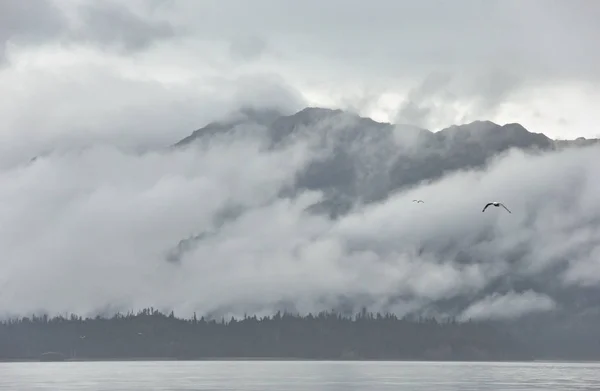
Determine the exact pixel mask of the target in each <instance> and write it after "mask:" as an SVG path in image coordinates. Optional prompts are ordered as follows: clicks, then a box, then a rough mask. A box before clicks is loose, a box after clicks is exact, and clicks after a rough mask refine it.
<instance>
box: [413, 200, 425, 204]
mask: <svg viewBox="0 0 600 391" xmlns="http://www.w3.org/2000/svg"><path fill="white" fill-rule="evenodd" d="M413 202H416V203H417V204H422V203H424V202H425V201H423V200H413Z"/></svg>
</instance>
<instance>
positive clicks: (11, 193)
mask: <svg viewBox="0 0 600 391" xmlns="http://www.w3.org/2000/svg"><path fill="white" fill-rule="evenodd" d="M367 4H368V5H367ZM599 17H600V3H598V2H596V1H594V0H587V1H583V0H574V1H568V2H567V1H541V0H539V1H537V0H529V1H520V0H504V1H499V0H490V1H470V0H462V1H456V2H448V1H419V2H417V1H400V0H375V1H372V2H368V3H367V2H365V1H358V0H329V1H326V2H323V1H320V2H317V1H313V0H307V1H302V2H299V1H298V2H291V1H277V0H256V1H242V0H239V1H233V0H232V1H228V0H214V1H213V0H203V1H192V0H189V1H177V0H148V1H141V0H136V1H133V0H132V1H127V2H124V1H116V0H115V1H112V0H111V1H109V0H107V1H102V2H97V1H91V0H69V1H68V0H55V1H52V0H36V1H22V0H4V1H0V86H1V87H0V114H1V118H2V121H1V122H0V205H1V206H0V221H2V224H0V248H2V249H3V254H4V256H3V258H2V260H1V261H0V267H1V268H2V270H3V273H2V274H1V275H0V287H1V289H0V308H3V309H6V311H9V312H27V311H37V310H51V311H79V312H82V313H86V312H87V313H93V312H94V311H98V310H99V309H101V308H103V307H105V306H107V305H109V304H110V305H114V306H117V307H122V308H124V309H130V308H138V307H141V306H145V305H154V306H156V307H160V306H162V307H164V308H176V309H178V310H180V311H182V312H184V313H188V314H189V313H190V311H193V310H198V311H211V310H214V309H216V308H218V307H220V306H230V307H231V308H233V310H236V311H242V308H243V309H246V308H254V309H256V310H266V309H269V308H272V306H273V305H275V302H276V301H278V300H292V301H295V302H296V304H297V306H298V307H299V308H301V309H307V310H314V309H327V308H328V307H329V306H330V305H331V304H333V302H332V300H334V299H333V298H334V297H336V296H337V295H340V294H347V295H348V296H350V297H355V296H356V297H359V296H361V295H368V296H369V297H371V298H372V299H373V300H374V301H375V303H374V304H373V305H374V306H375V307H376V306H377V305H378V300H379V301H380V302H381V303H382V302H384V301H385V299H386V298H388V297H389V296H390V295H391V294H392V292H396V291H397V290H398V289H399V287H403V288H402V289H404V291H403V293H404V294H405V295H406V296H407V297H410V298H411V299H410V300H408V299H407V301H406V302H399V304H398V308H397V310H398V312H402V311H405V310H406V309H407V308H414V307H418V306H420V305H421V304H422V303H426V302H427V301H428V300H434V299H437V298H441V297H448V296H453V295H468V294H475V293H477V292H481V290H482V289H484V288H485V287H486V286H487V285H488V284H490V283H491V281H492V280H493V279H494V278H495V277H497V276H498V275H501V274H502V273H507V266H506V262H505V259H506V258H507V257H509V256H510V251H511V249H512V248H513V247H514V246H515V245H516V244H519V243H521V242H523V241H524V242H526V243H527V245H530V246H533V247H535V246H539V248H540V249H541V250H540V251H539V252H538V251H536V252H532V253H530V255H529V256H528V257H527V258H526V259H524V260H523V264H522V265H521V266H522V268H521V269H519V270H521V272H522V273H538V272H542V271H544V270H546V269H547V268H548V267H551V266H552V262H553V259H554V258H553V257H552V256H551V255H553V254H554V255H556V254H571V253H572V252H573V251H574V250H573V249H574V248H581V247H583V248H585V249H587V250H586V251H584V252H578V253H577V254H576V255H574V256H573V257H572V258H571V261H570V262H569V264H568V265H566V266H565V267H566V269H565V270H564V273H563V274H560V276H559V277H558V278H559V280H560V283H561V284H564V285H565V286H569V284H571V285H573V284H574V285H586V284H595V283H597V282H598V281H600V274H598V270H599V269H598V264H597V261H596V260H597V259H598V256H597V254H598V253H599V251H600V250H599V247H598V243H596V242H595V238H596V237H598V235H600V233H599V232H598V230H597V227H596V228H594V226H593V225H592V224H591V223H590V222H589V221H588V220H586V219H587V218H589V216H598V215H599V214H600V211H599V210H598V207H597V199H598V197H600V188H599V187H598V185H597V180H596V179H594V178H597V174H596V173H595V172H594V170H593V168H592V167H595V166H597V165H598V163H600V161H599V158H598V156H599V154H598V153H597V150H591V149H590V150H585V151H579V152H564V153H561V154H555V155H552V156H548V157H543V158H531V157H527V156H523V155H520V154H513V155H511V156H508V157H505V158H503V159H502V160H500V161H499V162H498V163H497V164H496V165H495V166H493V167H492V168H490V170H489V172H488V174H489V176H488V177H486V178H484V179H482V178H480V177H479V176H478V175H476V174H472V173H462V174H457V175H456V176H452V177H448V178H446V179H444V180H443V181H441V182H439V183H437V184H432V185H427V186H424V187H421V188H418V189H414V190H413V191H412V192H410V193H405V194H400V195H398V196H395V197H392V199H390V200H389V201H387V202H385V203H383V204H381V205H376V206H373V207H370V208H367V209H365V210H363V211H358V212H356V213H353V214H351V215H349V216H348V217H346V218H344V219H342V220H341V221H339V222H336V223H333V222H331V221H328V220H326V219H323V218H320V217H314V216H312V217H311V216H307V215H305V214H303V213H302V210H303V208H304V207H305V206H306V205H307V203H309V201H310V200H311V199H312V197H317V198H318V197H319V194H314V195H313V194H304V195H302V196H301V197H300V198H298V199H293V200H291V201H290V200H283V199H278V198H277V197H276V195H277V192H278V191H279V190H280V189H281V188H282V187H283V186H285V185H286V184H287V183H289V181H290V180H291V178H292V177H293V175H294V173H296V172H297V171H298V170H300V169H301V168H302V167H304V165H305V164H306V162H307V161H308V160H309V159H311V158H312V157H313V156H312V155H311V153H312V152H311V151H310V150H308V149H307V148H306V146H304V145H302V144H301V143H299V144H297V145H293V146H291V147H290V150H288V151H283V152H278V153H273V154H264V153H262V152H261V151H260V150H259V149H258V144H257V140H254V139H238V140H225V141H221V142H218V143H215V144H214V145H213V146H212V149H210V150H205V151H203V152H202V153H199V152H197V151H196V152H194V151H185V152H178V153H174V154H170V155H165V154H161V153H158V152H152V153H148V154H145V155H143V156H138V155H135V154H132V153H130V152H131V150H133V151H137V152H139V151H148V150H156V149H157V148H162V147H164V146H166V145H169V144H171V143H174V142H176V141H178V140H179V139H181V138H183V137H185V136H187V135H188V134H189V133H191V131H193V130H194V129H197V128H199V127H201V126H203V125H204V124H206V123H207V122H208V121H212V120H215V119H219V118H222V117H224V116H226V115H227V114H228V113H230V112H231V110H235V109H236V108H239V107H240V106H241V105H253V106H256V107H262V106H275V107H278V108H280V109H282V110H284V111H289V112H293V111H294V110H299V109H301V108H303V107H304V106H306V105H313V106H314V105H317V106H327V107H341V108H348V109H352V110H357V111H358V112H360V113H361V114H363V115H365V116H372V117H373V118H375V119H378V120H386V121H392V122H401V123H410V124H415V125H419V126H424V127H426V128H429V129H431V130H439V129H441V128H443V127H446V126H449V125H451V124H455V123H464V122H470V121H472V120H475V119H484V120H485V119H489V120H493V121H496V122H499V123H508V122H520V123H522V124H523V125H524V126H525V127H527V128H528V129H529V130H531V131H534V132H542V133H546V134H547V135H549V136H551V137H556V138H558V137H561V138H575V137H577V136H586V137H592V136H595V135H599V134H600V130H598V127H597V124H598V123H599V122H600V112H599V111H598V110H597V107H600V89H599V86H600V50H599V49H600V47H599V45H600V44H599V42H600V24H598V23H597V20H598V18H599ZM53 150H54V151H59V152H60V151H63V152H64V153H62V152H61V153H57V154H54V155H51V156H49V157H47V158H42V159H38V160H37V161H36V162H35V164H31V165H27V162H28V161H29V160H30V159H31V158H32V157H34V156H38V155H40V154H42V155H43V154H45V153H49V152H50V151H53ZM574 173H577V175H576V176H573V175H574ZM568 178H574V179H568ZM594 181H595V182H594ZM565 183H568V184H569V185H568V186H566V185H565ZM571 186H579V189H580V192H578V193H577V194H570V193H569V190H570V189H571ZM465 188H468V189H470V194H469V195H468V196H465V195H464V194H463V192H464V189H465ZM507 189H512V190H507ZM498 194H500V195H502V197H503V199H505V200H507V201H506V202H507V203H508V204H510V205H511V206H512V207H513V208H514V210H516V211H517V212H516V213H515V215H513V216H510V218H509V217H508V216H505V215H502V214H499V213H497V212H498V211H497V210H494V211H492V215H486V216H485V217H486V218H485V219H481V212H480V210H479V208H478V207H475V208H474V209H469V208H470V206H468V205H471V204H479V203H481V202H484V201H486V202H487V200H488V199H489V198H490V197H493V196H495V195H498ZM546 194H555V195H557V198H556V199H555V200H554V201H548V203H546V204H543V205H541V206H536V204H535V202H534V201H535V200H536V199H537V198H538V197H541V196H543V195H546ZM413 197H418V198H423V199H425V198H427V199H428V202H429V201H433V202H435V201H436V200H437V201H439V202H440V203H441V206H440V207H439V208H438V209H435V210H429V209H428V210H427V211H425V212H423V210H422V209H415V207H414V206H413V205H410V206H411V207H410V208H406V207H404V206H400V205H405V204H406V203H407V201H408V200H411V199H412V198H413ZM443 197H450V198H449V199H451V201H446V200H445V199H444V198H443ZM493 198H495V197H493ZM565 202H575V203H578V204H577V205H578V206H577V207H576V211H575V212H573V210H567V209H565V206H564V203H565ZM228 205H243V206H245V207H248V208H250V210H251V212H249V213H247V214H244V215H243V216H242V217H240V218H239V219H237V220H235V222H233V223H232V224H230V225H228V226H226V227H225V228H224V229H223V230H221V231H219V232H218V233H217V234H215V235H214V236H213V237H211V239H210V240H208V241H207V242H206V244H204V245H202V246H200V247H198V248H196V249H195V250H194V252H192V253H190V254H188V255H187V257H188V258H189V259H185V260H184V262H182V265H180V266H178V267H174V266H173V265H170V264H168V263H166V262H164V256H165V253H166V252H167V250H168V249H169V248H171V247H172V246H173V244H174V243H177V242H178V241H179V240H180V239H182V238H185V237H188V236H190V235H194V234H197V233H198V232H200V231H202V230H203V229H210V228H211V221H212V219H213V217H214V215H215V214H217V213H218V212H219V211H220V210H221V209H222V208H225V207H227V206H228ZM466 210H469V211H468V212H465V211H466ZM524 210H527V211H529V212H528V213H527V214H526V216H525V214H521V213H520V212H519V211H524ZM542 211H552V212H555V213H557V214H558V213H559V212H560V213H562V214H560V216H562V219H561V218H559V217H552V216H556V214H555V215H552V214H550V215H547V214H543V213H541V212H542ZM417 213H418V214H422V213H425V215H426V216H428V217H427V218H423V217H420V218H418V219H417V218H416V216H417ZM486 213H487V212H486ZM434 214H435V215H434ZM419 216H422V215H419ZM520 216H525V217H520ZM569 216H570V217H569ZM406 220H409V221H416V223H414V224H411V226H410V227H407V226H406V225H404V224H402V223H401V222H402V221H406ZM457 220H460V221H464V222H465V224H464V226H462V225H461V226H459V227H457V226H456V225H454V224H453V223H452V222H453V221H457ZM433 221H435V223H433ZM524 222H527V224H524ZM574 226H577V227H578V228H577V229H574V228H573V227H574ZM484 228H485V229H493V230H495V232H496V233H497V234H498V235H499V236H500V238H501V240H499V241H498V242H495V243H490V244H489V246H493V248H481V249H478V251H481V252H482V253H489V254H494V255H493V257H492V258H494V259H495V260H497V262H495V263H492V264H481V265H475V266H472V267H469V268H464V267H461V266H460V265H456V264H454V263H453V262H450V261H449V260H446V259H420V258H419V257H418V256H416V255H415V248H418V246H419V245H420V241H421V240H423V241H426V240H430V239H431V238H439V237H443V238H446V239H447V240H455V241H460V240H461V237H472V236H473V235H476V234H477V232H478V230H479V229H484ZM566 232H571V234H570V235H571V236H570V238H571V239H570V240H568V241H564V240H562V239H563V237H564V236H565V235H566ZM573 232H575V233H573ZM417 234H418V235H417ZM419 235H420V236H419ZM422 238H425V239H422ZM431 240H433V239H431ZM357 243H358V244H357ZM353 246H354V247H355V246H359V247H360V246H363V247H364V249H363V250H362V251H359V252H352V251H350V250H349V248H352V247H353ZM536 248H538V247H536ZM373 265H376V266H373ZM567 266H568V267H567ZM24 281H27V283H24ZM108 281H110V283H109V282H108ZM216 281H219V284H215V282H216ZM109 285H110V289H107V288H108V287H109ZM248 292H252V295H248ZM270 306H271V307H270ZM527 308H531V309H538V310H540V311H541V310H551V309H552V308H555V303H554V302H553V299H552V298H551V297H547V296H545V295H542V294H540V293H538V292H535V291H533V290H532V291H527V292H525V293H522V294H521V293H518V292H509V293H508V294H507V295H505V296H498V295H496V296H490V297H485V298H482V299H481V300H480V301H478V302H475V303H473V305H472V306H471V307H469V308H468V309H466V311H465V314H464V316H474V317H497V318H502V317H506V316H517V315H519V314H521V313H523V312H526V310H527ZM233 310H232V311H233Z"/></svg>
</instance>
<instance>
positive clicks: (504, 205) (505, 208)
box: [500, 203, 512, 213]
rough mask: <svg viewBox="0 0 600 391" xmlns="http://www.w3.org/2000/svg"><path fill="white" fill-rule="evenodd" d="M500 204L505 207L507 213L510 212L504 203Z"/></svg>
mask: <svg viewBox="0 0 600 391" xmlns="http://www.w3.org/2000/svg"><path fill="white" fill-rule="evenodd" d="M500 205H502V207H503V208H504V209H506V211H507V212H508V213H512V212H511V211H510V210H508V208H507V207H506V206H505V205H504V204H502V203H501V204H500Z"/></svg>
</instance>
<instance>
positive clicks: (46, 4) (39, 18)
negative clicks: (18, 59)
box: [0, 0, 67, 69]
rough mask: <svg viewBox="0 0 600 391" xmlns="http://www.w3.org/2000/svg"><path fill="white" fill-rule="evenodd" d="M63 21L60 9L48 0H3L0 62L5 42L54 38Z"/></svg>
mask: <svg viewBox="0 0 600 391" xmlns="http://www.w3.org/2000/svg"><path fill="white" fill-rule="evenodd" d="M66 23H67V21H66V18H65V17H64V15H63V14H62V12H61V11H60V9H59V8H58V7H56V6H55V5H54V4H53V3H52V2H50V1H46V0H40V1H38V2H35V3H31V2H26V1H20V0H6V1H3V2H2V3H0V65H2V63H3V62H4V61H6V44H7V42H9V41H17V42H28V43H39V42H43V41H46V40H50V39H55V38H57V37H58V36H59V35H60V34H61V33H62V31H63V29H64V26H65V24H66ZM0 69H1V68H0Z"/></svg>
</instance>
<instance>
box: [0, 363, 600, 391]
mask: <svg viewBox="0 0 600 391" xmlns="http://www.w3.org/2000/svg"><path fill="white" fill-rule="evenodd" d="M0 390H11V391H29V390H61V391H66V390H95V391H100V390H104V391H116V390H119V391H121V390H178V391H182V390H263V391H271V390H273V391H275V390H277V391H283V390H297V391H300V390H319V391H320V390H332V391H333V390H335V391H338V390H339V391H346V390H364V391H377V390H396V391H402V390H428V391H450V390H452V391H469V390H565V391H566V390H568V391H576V390H600V364H595V363H591V364H579V363H577V364H576V363H425V362H380V361H379V362H377V361H376V362H329V361H284V362H275V361H212V362H211V361H194V362H191V361H166V362H147V361H144V362H61V363H0Z"/></svg>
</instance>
